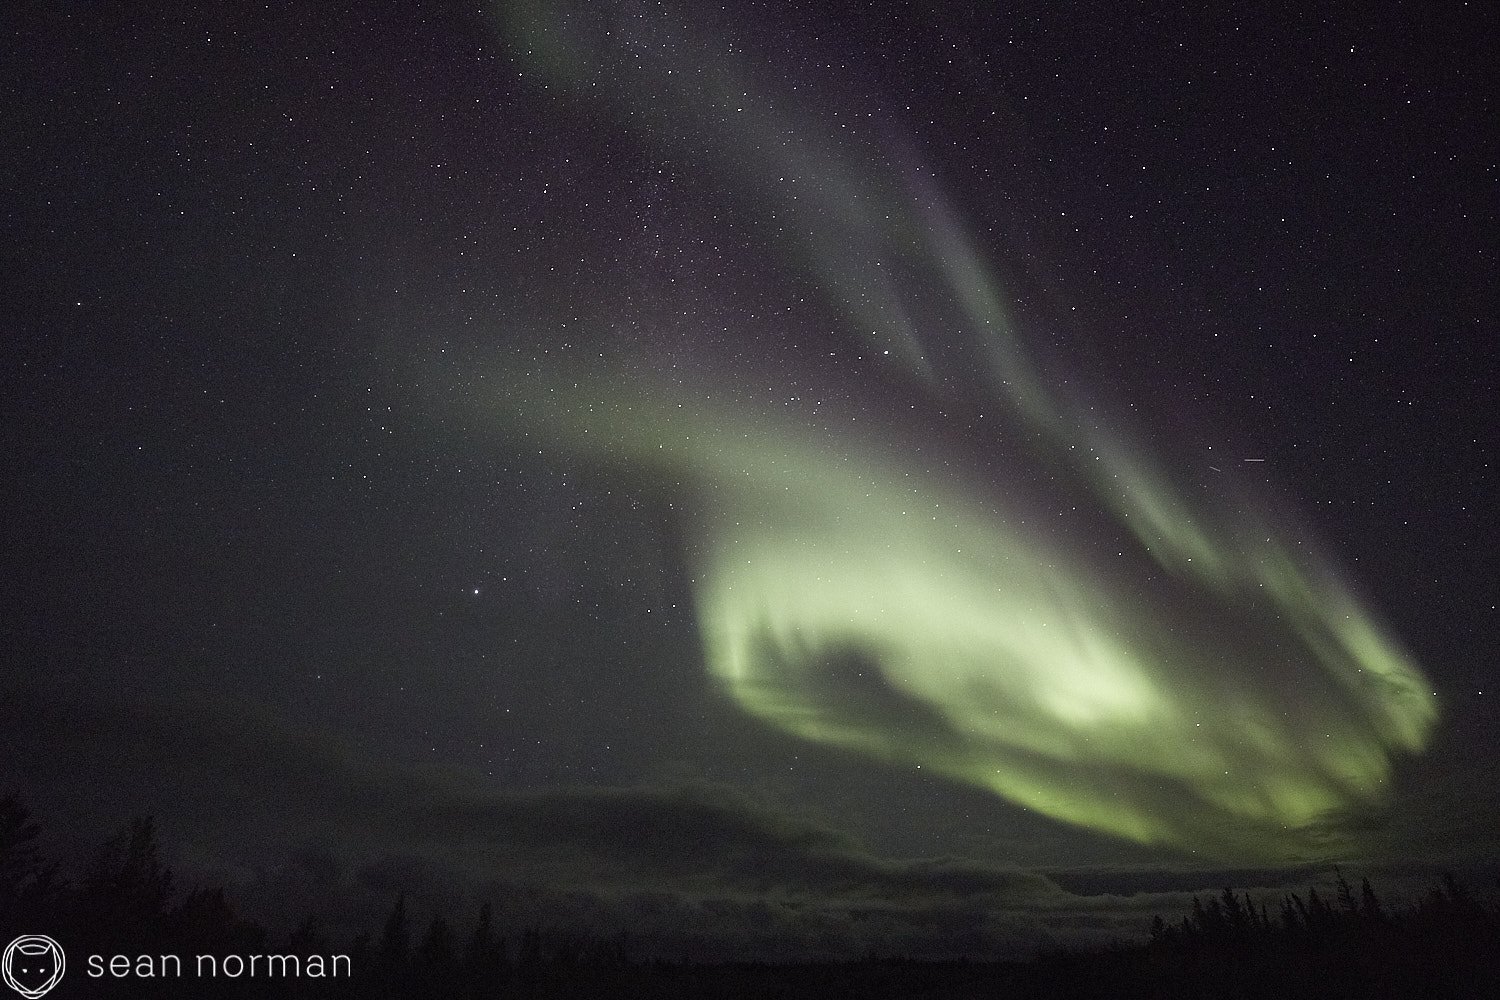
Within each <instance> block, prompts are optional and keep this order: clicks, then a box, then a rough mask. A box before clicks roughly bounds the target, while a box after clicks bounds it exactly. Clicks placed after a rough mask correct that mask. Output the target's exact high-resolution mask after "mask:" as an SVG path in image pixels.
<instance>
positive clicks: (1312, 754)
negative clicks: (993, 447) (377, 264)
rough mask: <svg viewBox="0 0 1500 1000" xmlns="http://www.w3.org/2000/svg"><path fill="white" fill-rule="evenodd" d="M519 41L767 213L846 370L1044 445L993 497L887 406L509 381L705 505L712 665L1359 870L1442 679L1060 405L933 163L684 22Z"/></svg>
mask: <svg viewBox="0 0 1500 1000" xmlns="http://www.w3.org/2000/svg"><path fill="white" fill-rule="evenodd" d="M500 19H501V22H502V23H503V25H504V30H505V31H506V32H507V33H508V35H509V36H510V37H511V39H512V40H513V41H514V42H515V44H516V45H517V47H518V48H519V49H520V50H521V51H523V52H525V53H527V54H528V55H529V56H530V57H531V59H532V62H533V67H534V69H535V70H536V71H538V72H540V73H542V74H544V76H545V78H546V79H547V81H548V83H549V85H550V86H552V87H554V88H561V89H564V90H567V91H570V92H571V93H572V94H573V95H575V96H576V97H582V98H586V99H588V100H590V101H599V102H608V104H609V106H610V108H611V109H612V110H615V111H619V112H623V114H624V116H625V119H626V120H627V121H628V122H630V123H631V126H632V128H633V129H634V130H635V131H636V132H637V133H638V136H639V138H640V139H641V141H643V142H647V143H650V144H653V146H654V147H655V148H657V150H658V151H659V152H661V153H662V154H663V155H667V156H675V157H677V158H679V159H680V160H681V161H682V162H683V163H685V164H686V165H687V166H689V167H691V168H692V169H696V170H705V171H713V172H714V174H715V175H716V176H718V177H721V178H722V179H723V182H724V184H723V187H724V189H725V190H726V191H728V192H732V195H731V196H732V197H733V198H735V199H737V200H738V201H740V202H741V203H748V204H752V205H758V206H764V207H765V209H766V212H767V213H768V214H774V215H775V216H776V218H777V219H778V220H779V221H780V223H781V225H780V227H779V230H780V233H781V236H780V238H781V239H782V240H783V241H784V242H783V243H782V244H781V245H782V249H783V250H784V252H785V255H786V264H787V266H789V267H792V268H795V269H796V270H797V271H799V272H800V273H802V274H803V275H810V276H812V277H813V278H814V279H815V280H816V282H817V285H818V287H819V288H820V289H821V290H822V291H823V293H824V294H825V295H826V296H827V298H828V300H829V301H830V302H831V303H833V304H834V305H835V306H836V308H837V309H838V310H839V311H840V312H841V313H842V315H843V317H844V320H845V327H846V331H845V332H846V334H847V337H848V338H849V339H848V343H849V347H850V350H851V352H858V353H859V354H860V355H861V356H862V357H864V358H868V359H874V360H878V361H880V362H881V363H882V364H886V363H888V364H889V365H890V366H893V367H896V368H898V369H899V371H900V372H901V373H903V374H902V378H903V379H904V381H905V382H906V384H907V386H908V388H909V390H910V392H911V395H912V397H913V398H917V399H925V400H929V401H932V406H933V409H935V410H936V409H941V407H942V405H943V403H944V401H945V400H951V399H953V398H954V397H956V396H961V397H962V398H964V399H968V400H979V401H981V405H982V407H983V412H984V416H985V420H984V424H985V426H986V427H987V428H991V429H989V430H988V432H987V433H988V435H989V436H991V437H993V438H994V439H995V440H996V441H997V442H999V441H1013V440H1022V441H1025V442H1026V443H1027V444H1026V448H1025V449H1024V450H1021V451H1018V450H1017V449H1015V448H1014V447H1011V446H1007V447H1006V448H1005V449H1002V453H1003V454H1004V456H1005V457H1004V460H1003V462H1002V463H1000V465H999V470H1000V471H999V474H997V471H996V470H997V464H996V463H995V462H988V463H985V462H980V461H977V460H975V461H971V462H967V463H966V462H964V461H961V460H957V459H956V458H955V460H953V461H945V462H935V461H934V458H933V455H934V453H936V452H943V453H944V454H952V455H954V456H957V455H961V454H964V453H965V452H966V451H967V452H971V453H978V451H980V450H982V447H981V448H980V449H977V450H976V449H974V448H951V447H950V446H949V443H948V442H944V441H940V440H933V441H931V442H923V441H921V440H920V435H921V434H922V433H923V431H922V430H921V425H920V424H919V425H918V426H917V427H915V428H905V429H903V428H902V426H901V424H900V423H899V422H898V421H896V420H895V419H894V418H893V417H891V416H885V417H882V416H880V415H879V411H878V408H873V409H872V408H870V407H860V406H856V405H852V404H842V405H841V404H838V403H824V404H821V405H816V406H814V405H811V404H810V403H805V404H800V405H785V404H780V405H774V406H773V405H772V404H771V403H770V402H769V401H768V400H767V399H765V398H764V397H763V396H761V395H760V394H758V393H756V392H753V391H749V390H747V389H744V388H741V387H739V385H740V383H739V382H738V381H737V380H736V378H735V374H734V373H733V372H731V371H727V370H726V371H721V372H718V373H717V374H715V373H712V372H710V373H709V374H707V375H703V376H701V377H698V378H695V379H691V380H690V379H687V378H684V377H682V376H673V377H666V376H664V375H656V374H651V373H650V372H649V368H650V359H649V358H642V359H640V360H639V362H638V363H635V364H626V363H619V364H616V365H598V366H595V367H593V368H590V369H587V370H584V369H581V368H571V369H569V368H564V367H561V366H558V365H555V364H554V365H549V366H546V367H539V368H534V369H530V370H526V371H524V372H523V371H515V370H510V371H508V372H507V373H506V374H504V375H503V377H502V379H501V382H502V386H503V388H502V390H501V391H500V393H499V394H498V402H497V410H498V412H500V413H501V414H502V420H503V422H504V423H505V424H506V426H507V427H508V428H509V429H511V430H512V431H515V432H519V433H522V434H525V435H526V436H527V437H528V438H530V439H533V440H540V441H545V442H547V443H548V444H549V445H552V446H557V447H566V448H568V449H571V450H573V451H575V452H577V453H579V454H585V455H588V456H591V457H593V458H596V459H597V460H599V461H600V462H603V463H608V464H610V465H612V466H617V467H618V466H623V467H626V468H630V469H642V470H651V471H653V472H657V473H660V474H662V477H663V480H664V481H666V482H671V483H674V484H678V485H679V487H680V494H681V495H680V497H679V499H680V501H681V503H680V506H681V507H682V508H683V509H685V510H686V512H687V517H688V522H689V527H688V531H689V534H690V537H689V538H688V539H687V540H686V546H685V547H686V551H687V553H688V558H689V559H690V561H691V564H692V565H691V571H692V575H693V581H694V588H695V599H696V605H697V607H696V611H697V615H698V619H699V623H700V627H701V631H702V636H703V643H704V650H705V656H706V662H707V667H708V669H709V670H710V671H711V672H712V675H713V676H714V678H715V679H716V680H717V682H718V683H719V684H720V685H721V686H722V688H723V690H724V691H725V692H727V694H728V695H729V696H730V697H732V698H733V699H734V701H735V702H736V703H737V704H738V705H739V706H741V707H742V708H743V709H744V710H745V711H747V712H749V713H750V714H752V715H754V716H755V717H757V718H759V719H762V720H764V721H765V722H767V723H769V724H771V725H773V726H776V727H778V728H780V729H782V730H784V731H786V732H788V733H791V734H794V735H796V736H798V737H802V738H806V739H809V740H814V741H818V742H821V743H826V744H831V745H834V746H837V747H842V748H846V749H849V750H852V751H857V752H861V753H865V754H869V755H871V756H872V757H875V758H879V759H882V760H884V761H887V762H890V763H893V764H896V765H900V766H911V767H920V768H923V769H925V770H928V771H932V772H936V773H940V774H942V775H946V776H948V777H950V778H952V779H955V780H958V781H962V782H965V783H968V784H971V785H975V786H978V787H980V788H984V789H988V790H991V791H993V792H994V793H996V794H998V795H1000V796H1003V797H1004V798H1006V799H1008V800H1011V801H1013V802H1015V803H1018V804H1020V805H1021V806H1024V807H1026V808H1029V809H1033V810H1036V811H1038V812H1040V813H1043V814H1045V815H1047V816H1050V817H1053V818H1055V819H1058V820H1062V821H1066V822H1069V823H1074V824H1079V825H1082V826H1085V827H1089V828H1092V829H1094V830H1098V831H1102V832H1104V833H1108V834H1112V835H1116V836H1120V837H1124V838H1128V839H1131V840H1134V841H1137V842H1141V843H1148V844H1163V845H1169V846H1172V847H1175V848H1179V849H1183V850H1189V851H1201V852H1204V853H1209V854H1213V855H1216V856H1220V857H1244V858H1281V859H1289V858H1303V857H1314V856H1320V855H1329V854H1339V853H1343V852H1347V851H1349V850H1351V849H1355V848H1356V846H1357V845H1356V844H1355V842H1354V841H1352V840H1351V839H1349V837H1348V836H1347V835H1346V834H1345V832H1344V831H1345V830H1346V827H1347V824H1345V823H1344V822H1343V819H1342V818H1343V817H1345V816H1346V815H1347V814H1349V813H1351V812H1352V813H1362V812H1363V811H1365V810H1367V809H1368V808H1370V807H1371V806H1376V805H1378V804H1379V802H1380V800H1381V798H1382V795H1383V793H1384V792H1385V790H1386V788H1387V785H1388V782H1389V780H1390V777H1391V771H1392V763H1393V761H1394V759H1395V758H1396V757H1397V756H1398V755H1399V754H1401V753H1414V752H1418V751H1420V750H1421V749H1423V747H1424V746H1425V744H1426V742H1427V740H1428V738H1429V736H1430V733H1431V730H1432V727H1433V725H1434V723H1435V721H1436V717H1437V706H1436V701H1435V698H1434V696H1433V693H1432V691H1431V688H1430V686H1429V685H1428V683H1427V681H1426V680H1425V678H1424V677H1423V675H1422V673H1421V672H1420V670H1419V668H1418V667H1417V666H1416V665H1415V664H1414V663H1412V662H1411V661H1410V660H1409V659H1408V657H1407V656H1406V655H1405V654H1404V653H1403V651H1402V650H1401V648H1400V646H1399V644H1398V643H1397V642H1396V641H1395V640H1394V639H1393V638H1392V637H1390V636H1388V635H1386V634H1385V633H1384V632H1383V631H1382V629H1381V628H1380V627H1379V625H1378V624H1377V623H1376V622H1375V621H1374V620H1373V618H1372V616H1371V614H1370V612H1368V611H1367V610H1366V609H1365V608H1363V607H1362V606H1361V605H1360V603H1359V602H1358V600H1357V599H1356V598H1355V596H1354V595H1353V594H1352V593H1351V592H1350V590H1349V589H1348V588H1347V587H1346V586H1345V585H1344V584H1343V583H1342V582H1341V581H1340V577H1339V575H1338V574H1337V573H1336V572H1335V571H1334V569H1333V568H1332V567H1330V566H1328V565H1326V564H1325V563H1324V561H1323V560H1321V559H1319V558H1318V557H1317V556H1316V555H1315V554H1314V551H1313V548H1312V546H1310V545H1309V544H1307V542H1306V539H1305V538H1304V537H1303V536H1302V535H1301V534H1300V533H1299V532H1296V531H1294V530H1293V528H1292V527H1291V526H1290V525H1289V524H1288V523H1287V520H1288V519H1286V518H1279V517H1277V516H1275V514H1274V512H1273V511H1271V510H1270V509H1268V507H1267V506H1266V505H1263V504H1260V503H1257V502H1256V501H1254V500H1253V499H1252V498H1251V497H1250V496H1249V495H1248V494H1247V493H1244V492H1243V491H1241V492H1235V491H1234V490H1232V489H1229V488H1227V487H1226V488H1225V489H1222V490H1219V491H1217V492H1216V493H1209V492H1208V491H1204V490H1190V489H1188V488H1187V487H1186V486H1185V485H1184V479H1185V477H1184V475H1183V473H1182V470H1179V469H1174V468H1173V467H1172V463H1171V461H1164V460H1162V459H1160V458H1153V457H1152V456H1151V455H1149V454H1148V452H1147V451H1146V450H1145V449H1144V448H1142V447H1140V446H1139V445H1136V444H1132V443H1131V441H1130V440H1128V439H1127V436H1126V435H1125V434H1124V433H1122V432H1120V431H1118V430H1117V429H1115V428H1114V427H1113V425H1111V424H1110V423H1109V421H1108V420H1107V418H1106V417H1104V416H1103V415H1102V408H1101V407H1100V406H1099V405H1097V403H1096V402H1094V401H1092V400H1089V399H1087V398H1085V397H1083V396H1081V395H1076V394H1072V393H1064V392H1063V391H1062V390H1061V389H1060V388H1057V386H1059V385H1060V384H1061V383H1060V380H1058V379H1056V378H1055V377H1051V378H1049V377H1048V375H1047V374H1046V368H1045V366H1043V365H1042V364H1040V363H1039V362H1038V361H1037V360H1035V359H1034V358H1033V357H1032V356H1031V354H1030V352H1029V351H1028V350H1027V348H1026V347H1025V346H1024V345H1023V343H1022V341H1021V338H1020V336H1019V334H1018V333H1017V331H1016V330H1015V329H1014V328H1013V325H1012V323H1011V322H1010V320H1009V318H1008V316H1007V311H1006V307H1005V295H1004V293H1003V290H1002V288H1001V287H1000V285H999V283H998V281H997V279H996V278H995V277H994V275H993V274H992V271H991V268H990V267H989V266H988V265H987V264H986V263H985V261H984V259H983V257H982V255H981V253H980V251H979V250H978V248H977V246H976V245H975V244H974V243H973V241H972V240H971V239H970V237H969V236H968V235H967V234H966V232H965V229H964V226H963V224H962V222H961V221H960V219H959V216H958V214H957V213H956V211H955V210H953V209H952V208H951V207H949V205H948V203H947V201H946V199H945V198H944V197H943V195H942V194H941V193H940V191H939V190H938V188H937V185H936V183H935V181H933V180H932V176H933V175H932V173H931V172H930V171H928V170H926V169H924V168H923V167H922V166H921V165H920V164H919V162H918V161H917V158H916V157H915V156H912V155H907V156H898V155H896V152H898V151H899V150H900V149H901V147H902V144H901V143H900V142H895V141H893V140H892V139H891V137H889V136H876V137H869V136H861V135H859V134H858V130H857V129H846V128H831V127H830V123H831V120H830V119H829V118H828V117H827V116H826V115H821V114H820V113H819V109H817V108H815V107H806V106H802V107H798V106H797V105H798V104H799V103H800V99H799V98H797V97H795V96H794V95H792V94H790V93H782V94H778V95H775V96H772V95H771V94H770V93H768V91H767V90H766V89H765V88H762V87H758V86H756V85H754V84H753V83H752V81H751V77H752V73H751V72H750V70H749V69H748V68H746V67H743V66H737V65H736V62H735V58H734V57H733V55H732V54H730V53H726V52H725V51H723V50H722V48H721V47H717V46H714V45H712V44H711V43H710V42H707V41H705V40H703V39H702V38H700V37H699V36H697V35H694V34H692V33H691V32H689V31H688V30H686V29H684V28H683V27H682V26H681V25H680V24H679V23H678V22H676V21H673V20H672V19H671V18H670V17H669V15H667V14H664V13H661V11H660V10H659V9H653V10H651V11H643V10H640V9H637V8H634V7H627V6H619V7H616V6H615V5H611V4H603V5H588V6H584V7H579V8H577V9H576V10H575V11H574V12H573V13H572V14H566V13H563V12H562V11H560V10H559V9H553V8H551V7H548V6H546V5H517V6H515V7H511V8H506V9H504V10H502V12H501V17H500ZM587 106H588V105H587V104H586V103H585V105H584V107H587ZM834 136H837V141H835V140H834V138H833V137H834ZM893 160H895V161H897V162H898V163H899V165H892V161H893ZM1000 249H1001V250H1002V251H1003V248H1000ZM747 336H748V335H747ZM643 373H644V374H643ZM739 374H740V377H743V371H741V372H740V373H739ZM760 374H761V376H763V380H764V379H774V378H775V377H776V376H775V375H774V372H772V371H771V370H770V369H769V368H767V369H762V370H761V372H760ZM977 436H980V437H983V436H984V434H979V435H977ZM974 437H976V433H975V432H974V431H972V430H971V431H969V432H967V433H966V434H965V435H964V439H965V441H966V442H969V441H972V439H973V438H974ZM1004 462H1010V463H1013V464H1014V466H1015V475H1014V479H1013V480H1011V479H1010V477H1008V476H1007V475H1005V468H1004ZM1195 465H1197V463H1195ZM1022 466H1024V468H1023V467H1022ZM1038 467H1046V468H1049V469H1064V470H1066V473H1065V474H1064V475H1063V476H1062V477H1061V478H1062V480H1063V483H1064V485H1063V486H1061V487H1058V489H1061V490H1063V491H1064V492H1065V494H1066V501H1067V503H1068V504H1069V505H1071V506H1073V507H1075V508H1081V509H1083V510H1085V511H1086V512H1088V514H1089V518H1086V519H1085V520H1086V522H1087V523H1088V524H1089V525H1090V527H1091V528H1092V529H1093V532H1094V533H1095V535H1097V534H1099V533H1101V532H1102V533H1103V534H1105V535H1107V536H1108V537H1107V540H1105V541H1101V540H1100V538H1099V537H1095V536H1094V535H1089V536H1086V537H1074V536H1070V535H1069V534H1068V533H1067V532H1066V531H1064V530H1061V529H1059V528H1056V527H1053V526H1050V525H1047V524H1045V522H1044V520H1043V518H1042V517H1041V516H1039V515H1038V501H1037V497H1036V493H1035V491H1034V490H1031V489H1028V488H1027V487H1026V486H1025V485H1024V484H1025V483H1026V482H1028V481H1031V480H1032V479H1034V473H1035V470H1036V469H1037V468H1038ZM1200 468H1201V465H1198V467H1196V468H1194V469H1193V470H1192V471H1193V472H1195V473H1196V472H1198V471H1199V469H1200ZM1054 478H1057V477H1054ZM1100 526H1103V527H1102V528H1101V527H1100Z"/></svg>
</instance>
